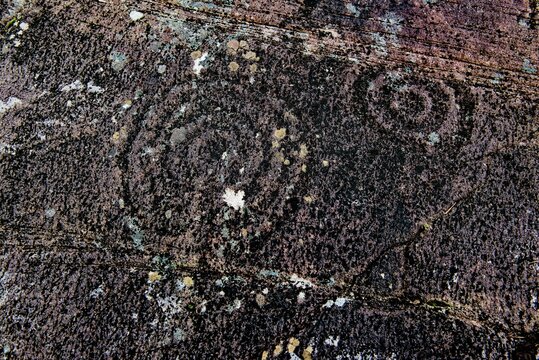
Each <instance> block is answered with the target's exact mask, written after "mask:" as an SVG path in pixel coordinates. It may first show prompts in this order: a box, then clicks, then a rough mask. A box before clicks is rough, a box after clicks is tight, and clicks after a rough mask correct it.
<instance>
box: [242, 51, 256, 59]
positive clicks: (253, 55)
mask: <svg viewBox="0 0 539 360" xmlns="http://www.w3.org/2000/svg"><path fill="white" fill-rule="evenodd" d="M243 58H244V59H246V60H256V53H255V52H254V51H247V52H246V53H245V54H243Z"/></svg>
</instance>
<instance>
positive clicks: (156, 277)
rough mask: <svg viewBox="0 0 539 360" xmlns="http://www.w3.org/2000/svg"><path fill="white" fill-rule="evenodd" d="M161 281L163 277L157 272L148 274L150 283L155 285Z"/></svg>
mask: <svg viewBox="0 0 539 360" xmlns="http://www.w3.org/2000/svg"><path fill="white" fill-rule="evenodd" d="M159 280H161V275H159V273H158V272H157V271H150V272H149V273H148V282H151V283H153V282H156V281H159Z"/></svg>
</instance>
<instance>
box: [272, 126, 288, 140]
mask: <svg viewBox="0 0 539 360" xmlns="http://www.w3.org/2000/svg"><path fill="white" fill-rule="evenodd" d="M273 136H274V137H275V138H276V139H277V140H282V139H284V138H285V136H286V128H280V129H276V130H275V131H274V132H273Z"/></svg>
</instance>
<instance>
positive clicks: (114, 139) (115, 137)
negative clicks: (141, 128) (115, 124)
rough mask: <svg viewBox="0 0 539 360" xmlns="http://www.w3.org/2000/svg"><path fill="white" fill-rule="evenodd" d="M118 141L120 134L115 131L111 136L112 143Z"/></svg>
mask: <svg viewBox="0 0 539 360" xmlns="http://www.w3.org/2000/svg"><path fill="white" fill-rule="evenodd" d="M119 140H120V133H119V132H118V131H116V132H115V133H114V134H112V141H114V142H118V141H119Z"/></svg>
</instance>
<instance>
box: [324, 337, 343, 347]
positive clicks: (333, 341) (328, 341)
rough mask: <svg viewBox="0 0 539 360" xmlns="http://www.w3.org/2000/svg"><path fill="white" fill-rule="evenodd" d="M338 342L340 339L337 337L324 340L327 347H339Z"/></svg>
mask: <svg viewBox="0 0 539 360" xmlns="http://www.w3.org/2000/svg"><path fill="white" fill-rule="evenodd" d="M340 340H341V339H340V337H339V336H337V337H333V336H330V337H328V338H327V339H326V340H324V344H326V345H328V346H339V341H340Z"/></svg>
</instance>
